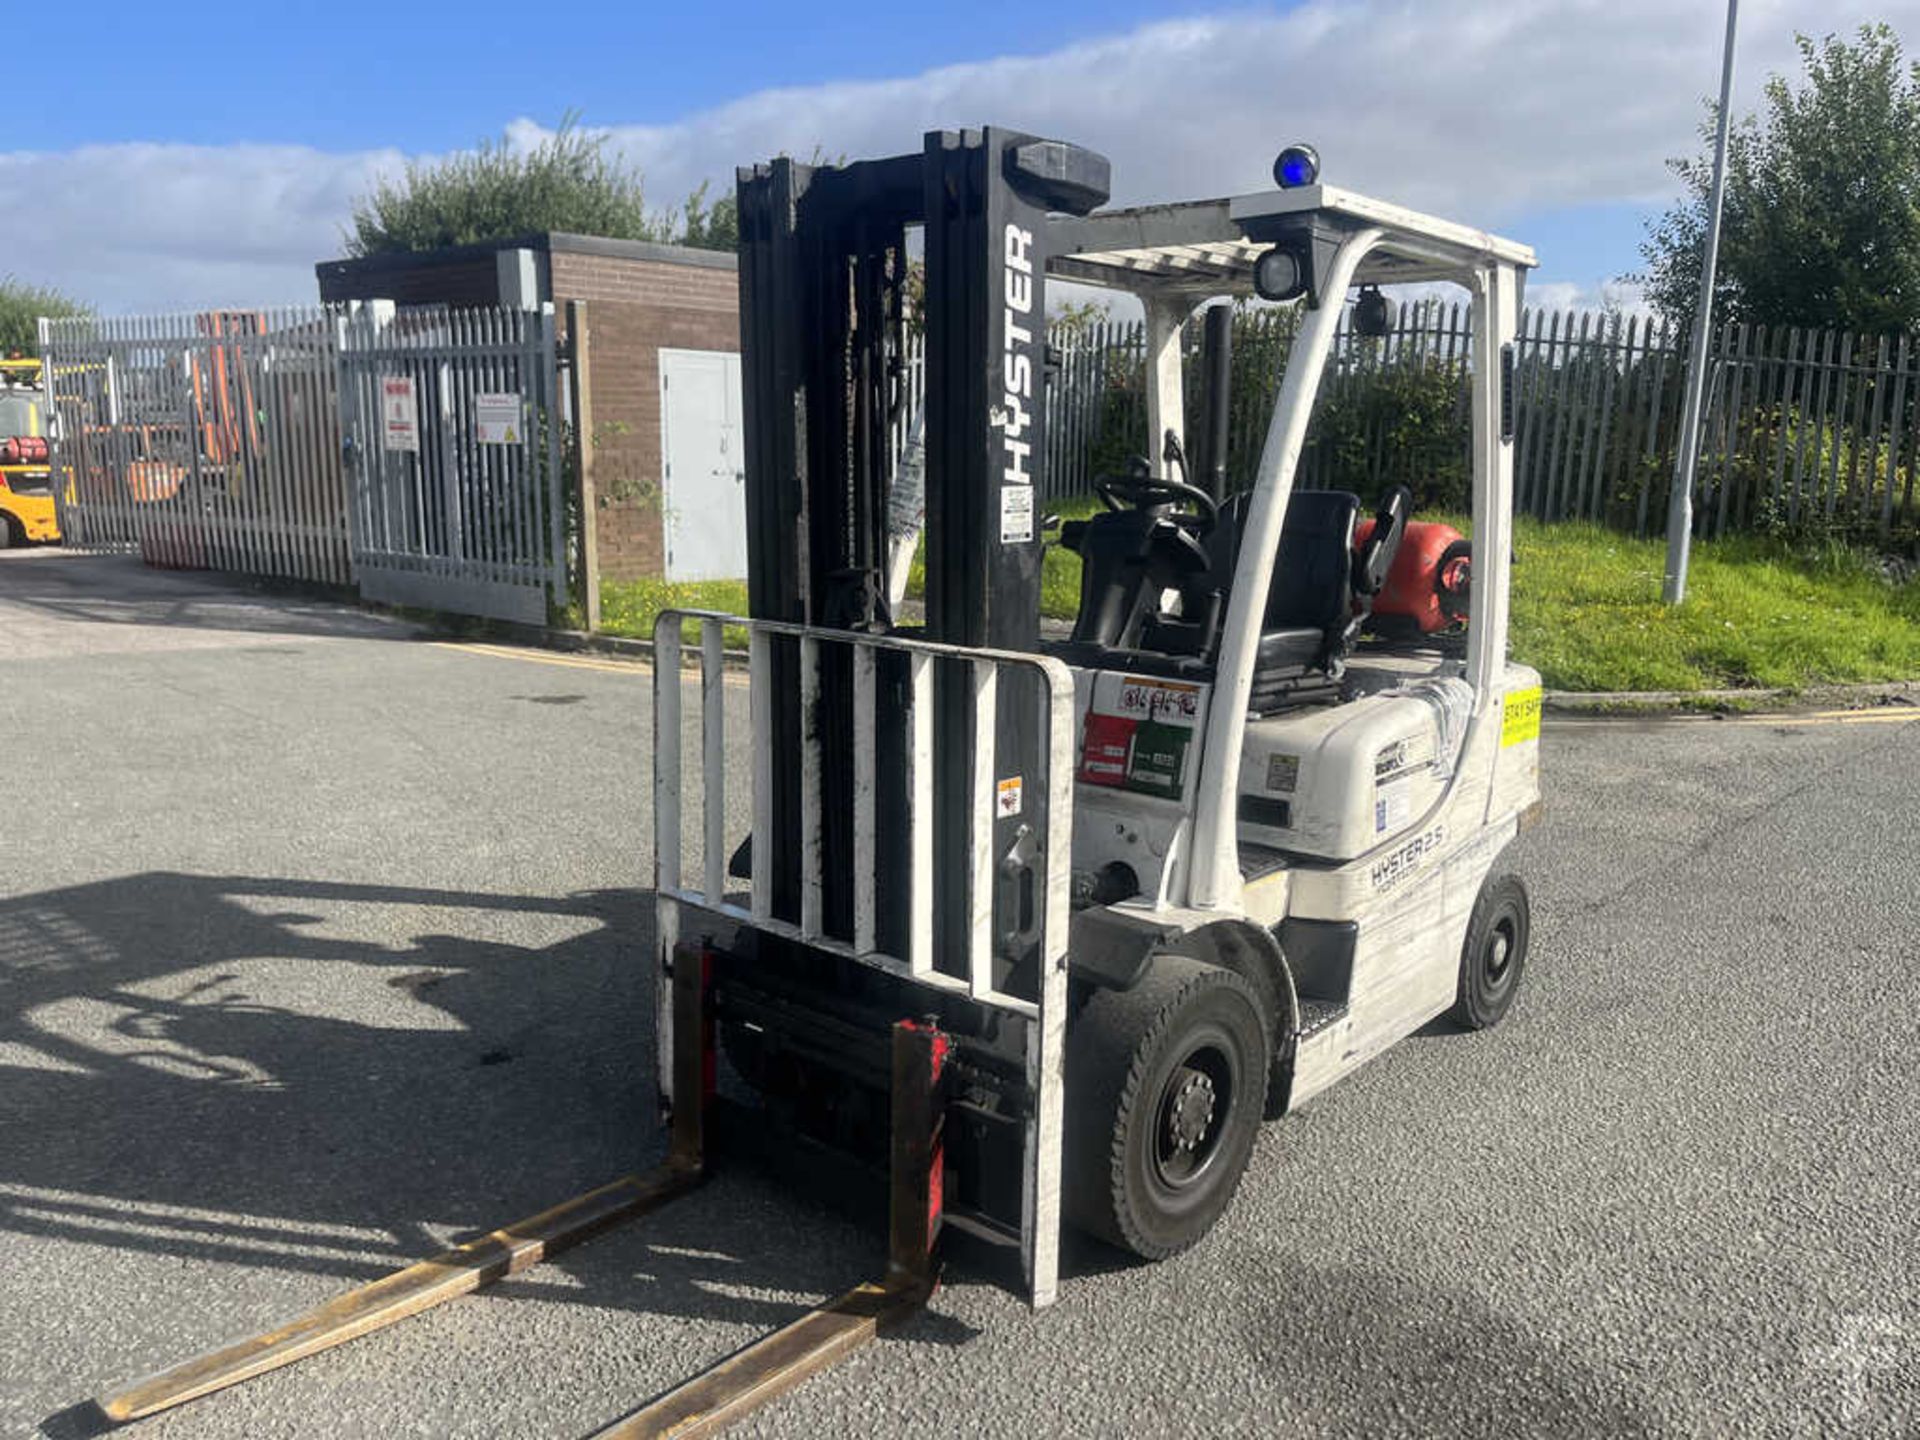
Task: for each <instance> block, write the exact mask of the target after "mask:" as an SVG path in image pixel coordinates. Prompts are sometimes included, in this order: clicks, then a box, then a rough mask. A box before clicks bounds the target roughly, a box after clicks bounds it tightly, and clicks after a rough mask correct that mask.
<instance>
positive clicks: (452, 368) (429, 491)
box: [335, 301, 567, 625]
mask: <svg viewBox="0 0 1920 1440" xmlns="http://www.w3.org/2000/svg"><path fill="white" fill-rule="evenodd" d="M335 324H336V326H337V329H338V343H339V354H340V426H341V431H342V434H343V436H344V443H345V452H346V465H347V471H348V479H349V485H348V493H349V496H350V500H351V503H350V505H349V514H348V523H349V534H350V537H351V544H352V549H353V567H354V573H355V576H356V578H357V579H358V581H359V584H360V593H361V594H362V595H363V596H365V597H366V598H368V599H370V600H381V601H385V602H387V603H389V604H395V605H417V606H420V607H422V608H425V609H433V610H453V611H459V612H461V613H463V614H468V615H485V616H490V617H492V618H495V619H500V620H517V621H521V622H524V623H527V624H534V625H544V624H545V623H547V620H548V619H549V607H555V608H558V607H563V606H564V605H565V604H566V601H567V567H566V549H565V545H566V532H567V517H566V502H565V498H564V497H565V487H564V486H563V484H562V477H561V455H562V447H561V443H560V440H561V437H560V414H559V406H558V404H557V403H556V400H557V397H558V395H559V393H560V387H559V382H558V376H557V367H556V355H555V347H554V323H553V307H552V306H551V305H548V306H545V307H544V308H542V309H541V310H538V311H519V310H442V309H432V310H399V311H396V310H395V309H394V307H393V306H392V305H391V304H389V303H387V302H384V301H370V302H367V303H365V304H362V305H359V306H356V307H354V308H353V309H352V311H351V312H350V313H345V314H342V315H340V316H338V317H337V319H336V321H335Z"/></svg>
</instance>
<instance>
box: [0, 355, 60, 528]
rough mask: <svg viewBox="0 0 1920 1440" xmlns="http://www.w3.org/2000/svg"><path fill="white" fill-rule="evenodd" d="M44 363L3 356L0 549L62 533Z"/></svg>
mask: <svg viewBox="0 0 1920 1440" xmlns="http://www.w3.org/2000/svg"><path fill="white" fill-rule="evenodd" d="M46 416H47V401H46V393H45V392H44V391H43V390H42V389H41V388H40V362H39V361H38V360H27V359H20V358H18V357H15V358H10V359H6V360H0V549H5V548H6V547H7V546H9V545H24V544H27V543H28V542H30V541H51V540H58V539H59V538H60V523H59V520H58V519H57V518H56V516H55V513H54V505H53V471H52V468H51V466H50V464H49V460H50V458H51V457H50V453H49V449H48V445H47V438H46Z"/></svg>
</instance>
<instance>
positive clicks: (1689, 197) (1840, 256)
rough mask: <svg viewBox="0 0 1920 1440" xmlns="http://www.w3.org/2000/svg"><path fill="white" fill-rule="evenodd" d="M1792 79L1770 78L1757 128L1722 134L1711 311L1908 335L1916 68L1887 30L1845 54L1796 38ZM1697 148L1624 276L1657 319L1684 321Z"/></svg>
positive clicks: (1702, 204) (1694, 263)
mask: <svg viewBox="0 0 1920 1440" xmlns="http://www.w3.org/2000/svg"><path fill="white" fill-rule="evenodd" d="M1795 40H1796V42H1797V44H1798V45H1799V47H1800V57H1801V63H1802V67H1803V69H1804V72H1805V73H1804V76H1803V78H1802V81H1801V84H1800V85H1799V86H1798V87H1797V88H1796V87H1795V86H1793V85H1790V84H1789V83H1788V81H1787V79H1786V78H1785V77H1784V76H1781V75H1777V74H1776V75H1773V76H1771V77H1769V79H1768V81H1767V86H1766V92H1765V97H1766V98H1765V104H1764V106H1763V112H1764V113H1763V115H1762V116H1760V117H1755V116H1751V115H1749V116H1747V117H1745V118H1744V119H1742V120H1741V121H1740V122H1739V123H1738V124H1737V125H1735V126H1734V127H1733V128H1732V131H1731V135H1730V138H1729V142H1728V151H1727V188H1726V202H1725V211H1724V215H1723V218H1722V222H1721V235H1720V263H1719V274H1718V276H1717V279H1716V283H1715V286H1714V291H1715V294H1714V305H1715V312H1716V314H1717V315H1719V316H1724V317H1726V318H1729V319H1733V320H1742V321H1747V322H1750V323H1762V324H1769V325H1806V326H1816V327H1836V328H1840V329H1847V330H1854V331H1863V332H1881V333H1884V332H1886V331H1890V330H1903V329H1910V328H1914V327H1915V326H1920V64H1908V63H1907V62H1906V61H1905V59H1904V57H1903V55H1902V52H1901V47H1900V41H1899V38H1898V37H1897V36H1896V35H1895V34H1894V32H1893V31H1892V30H1891V29H1890V28H1889V27H1888V26H1886V25H1867V26H1862V27H1861V28H1860V31H1859V33H1858V36H1857V38H1856V39H1855V40H1853V41H1848V40H1845V39H1841V38H1839V37H1836V36H1832V35H1829V36H1827V37H1826V39H1824V40H1822V41H1820V42H1819V43H1818V44H1816V43H1815V42H1814V41H1812V40H1810V39H1809V38H1808V37H1806V36H1805V35H1797V36H1795ZM1716 108H1717V107H1714V106H1713V105H1711V104H1710V105H1709V106H1708V111H1709V114H1708V117H1707V121H1706V123H1705V125H1704V126H1703V127H1702V133H1703V134H1704V135H1705V136H1707V137H1708V140H1709V149H1708V152H1707V153H1706V154H1704V155H1700V156H1696V157H1694V158H1692V159H1682V160H1673V161H1670V162H1669V166H1670V168H1671V169H1672V170H1673V171H1674V173H1675V174H1677V175H1678V176H1679V177H1680V179H1681V180H1682V182H1683V183H1684V184H1685V186H1686V189H1687V194H1686V197H1685V198H1684V199H1682V200H1681V201H1680V202H1679V203H1677V204H1676V205H1675V206H1674V207H1673V208H1672V209H1670V210H1668V211H1667V212H1666V214H1665V215H1663V216H1661V217H1660V218H1659V219H1658V220H1656V221H1655V222H1653V223H1652V224H1651V225H1650V226H1649V228H1648V233H1647V238H1646V240H1645V241H1644V242H1643V243H1642V245H1641V254H1642V255H1643V256H1644V257H1645V258H1646V262H1647V269H1646V271H1645V272H1644V273H1643V274H1642V275H1640V276H1638V277H1635V278H1637V279H1639V280H1640V281H1641V283H1642V284H1644V285H1645V287H1646V291H1647V297H1648V299H1649V300H1650V301H1651V303H1652V304H1653V305H1654V307H1655V308H1656V309H1658V310H1659V311H1660V312H1661V313H1662V314H1664V315H1666V316H1667V317H1669V318H1670V319H1677V320H1680V321H1682V322H1684V320H1685V319H1686V318H1687V317H1690V316H1691V315H1692V313H1693V309H1694V305H1695V303H1696V300H1697V297H1698V291H1699V285H1700V256H1701V250H1702V247H1703V244H1704V241H1705V237H1706V219H1707V190H1708V186H1709V183H1710V180H1711V177H1712V172H1713V161H1712V153H1711V137H1712V134H1713V128H1714V120H1715V118H1716V115H1715V113H1714V112H1715V111H1716Z"/></svg>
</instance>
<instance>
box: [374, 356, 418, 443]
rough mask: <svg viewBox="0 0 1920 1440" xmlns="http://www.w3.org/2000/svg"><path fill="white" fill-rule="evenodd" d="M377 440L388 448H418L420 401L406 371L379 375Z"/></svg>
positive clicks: (411, 379)
mask: <svg viewBox="0 0 1920 1440" xmlns="http://www.w3.org/2000/svg"><path fill="white" fill-rule="evenodd" d="M380 443H381V445H382V446H383V447H384V448H386V449H388V450H412V451H415V452H418V451H419V449H420V404H419V401H418V399H417V398H416V397H415V395H414V393H413V377H412V376H410V375H382V376H381V377H380Z"/></svg>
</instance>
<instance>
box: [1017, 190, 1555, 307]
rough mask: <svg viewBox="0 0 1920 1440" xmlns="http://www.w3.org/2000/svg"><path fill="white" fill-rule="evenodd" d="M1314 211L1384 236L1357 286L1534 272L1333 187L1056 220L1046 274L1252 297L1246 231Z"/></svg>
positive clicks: (1480, 242) (1504, 245)
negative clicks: (1494, 264) (1492, 269)
mask: <svg viewBox="0 0 1920 1440" xmlns="http://www.w3.org/2000/svg"><path fill="white" fill-rule="evenodd" d="M1315 211H1317V212H1319V213H1320V214H1321V215H1322V216H1324V217H1328V218H1332V219H1334V220H1336V221H1337V222H1338V223H1341V224H1343V225H1346V226H1348V227H1351V228H1353V229H1362V228H1366V227H1369V226H1378V227H1379V228H1380V229H1382V230H1384V231H1385V232H1386V238H1385V239H1384V240H1382V241H1381V243H1380V244H1379V245H1377V246H1375V247H1374V249H1373V251H1372V253H1370V254H1369V255H1368V256H1367V257H1366V259H1365V260H1363V261H1361V263H1360V270H1359V273H1358V275H1356V276H1355V279H1354V283H1355V284H1359V285H1399V284H1406V283H1408V282H1412V281H1434V280H1455V281H1457V280H1460V279H1462V278H1463V277H1464V276H1465V275H1467V274H1468V273H1470V272H1471V271H1473V270H1474V269H1475V268H1477V267H1478V266H1480V265H1484V264H1486V263H1487V262H1488V261H1503V262H1505V263H1507V264H1510V265H1518V266H1521V267H1524V268H1531V267H1532V266H1533V265H1535V264H1537V263H1538V261H1537V260H1536V259H1535V257H1534V253H1533V249H1532V247H1531V246H1527V245H1521V244H1519V243H1517V242H1516V241H1512V240H1503V239H1501V238H1500V237H1499V236H1497V235H1489V234H1488V233H1487V232H1486V231H1484V230H1475V229H1473V228H1472V227H1471V226H1467V225H1456V224H1454V223H1453V222H1452V221H1450V220H1439V219H1435V218H1434V217H1433V216H1431V215H1422V214H1421V213H1420V212H1419V211H1417V210H1406V209H1402V208H1401V207H1400V206H1398V205H1389V204H1387V203H1386V202H1385V201H1382V200H1373V199H1370V198H1368V197H1367V196H1365V195H1356V194H1354V193H1353V192H1352V191H1350V190H1338V189H1335V188H1334V187H1333V186H1331V185H1303V186H1301V187H1300V188H1299V189H1297V190H1268V191H1263V192H1262V193H1260V194H1258V195H1242V196H1239V197H1236V198H1232V199H1221V200H1190V201H1186V202H1183V203H1181V204H1176V205H1143V206H1140V207H1138V208H1136V209H1131V210H1102V211H1096V212H1095V213H1094V214H1092V215H1088V216H1086V217H1084V218H1080V219H1076V218H1073V217H1071V216H1059V217H1056V218H1054V219H1052V220H1050V221H1049V222H1048V225H1047V231H1048V236H1049V240H1050V246H1051V252H1052V253H1051V258H1050V259H1049V260H1048V262H1047V270H1048V272H1049V273H1050V274H1054V275H1058V276H1060V277H1061V278H1062V279H1066V280H1077V281H1080V282H1082V283H1083V284H1088V285H1104V286H1107V287H1109V288H1112V289H1117V290H1130V291H1135V292H1146V291H1158V292H1163V293H1164V292H1169V291H1177V292H1185V293H1190V294H1195V295H1222V294H1240V293H1248V294H1250V293H1252V290H1253V264H1254V261H1256V260H1258V259H1259V258H1260V256H1261V255H1262V254H1264V253H1265V252H1266V251H1267V250H1268V249H1269V248H1270V247H1271V244H1272V242H1271V241H1270V240H1249V239H1248V238H1247V228H1248V227H1249V225H1253V226H1256V227H1257V225H1258V222H1260V221H1262V220H1266V219H1269V218H1271V217H1276V216H1284V215H1299V214H1305V213H1308V212H1315Z"/></svg>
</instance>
